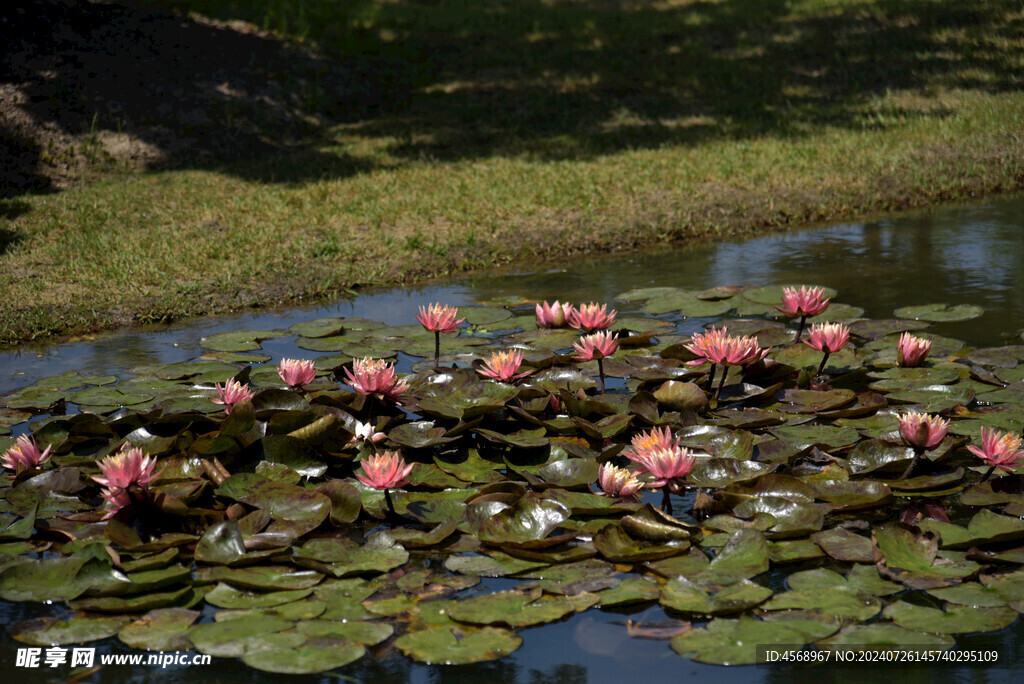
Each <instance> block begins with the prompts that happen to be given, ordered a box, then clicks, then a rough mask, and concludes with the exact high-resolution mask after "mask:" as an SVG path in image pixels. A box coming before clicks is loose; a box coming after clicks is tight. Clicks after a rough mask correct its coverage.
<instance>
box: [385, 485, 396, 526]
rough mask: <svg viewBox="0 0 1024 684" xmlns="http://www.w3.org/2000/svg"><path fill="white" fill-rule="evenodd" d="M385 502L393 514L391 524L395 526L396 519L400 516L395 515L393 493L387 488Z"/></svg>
mask: <svg viewBox="0 0 1024 684" xmlns="http://www.w3.org/2000/svg"><path fill="white" fill-rule="evenodd" d="M384 501H386V502H387V504H388V511H389V512H390V513H391V524H392V525H394V524H395V520H394V519H395V518H397V517H398V514H397V513H395V504H394V502H392V501H391V492H389V491H388V490H387V488H386V487H385V488H384Z"/></svg>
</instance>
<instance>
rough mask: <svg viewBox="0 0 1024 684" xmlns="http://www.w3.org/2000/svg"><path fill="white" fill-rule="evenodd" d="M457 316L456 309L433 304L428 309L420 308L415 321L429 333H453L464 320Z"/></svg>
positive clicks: (457, 310) (457, 311)
mask: <svg viewBox="0 0 1024 684" xmlns="http://www.w3.org/2000/svg"><path fill="white" fill-rule="evenodd" d="M458 315H459V309H458V307H455V306H447V305H442V304H440V303H434V304H431V305H430V306H429V307H424V306H421V307H420V312H419V313H418V314H416V320H418V321H419V322H420V325H422V326H423V327H424V328H426V329H427V330H429V331H430V332H434V333H453V332H455V331H456V330H458V329H459V324H460V323H462V322H463V321H464V320H466V319H465V318H457V316H458Z"/></svg>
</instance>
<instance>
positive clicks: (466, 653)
mask: <svg viewBox="0 0 1024 684" xmlns="http://www.w3.org/2000/svg"><path fill="white" fill-rule="evenodd" d="M522 643H523V640H522V637H520V636H519V635H517V634H516V633H515V632H512V631H509V630H507V629H500V628H496V627H484V628H483V629H474V630H465V631H464V630H461V629H457V628H456V629H452V628H447V627H435V628H432V629H427V630H423V631H420V632H409V633H407V634H403V635H402V636H400V637H399V638H398V639H397V640H396V641H395V647H396V648H397V649H398V650H400V651H401V652H402V653H404V654H405V655H407V656H409V657H410V658H412V659H413V660H415V661H417V662H420V663H426V664H428V665H435V664H436V665H465V664H468V663H479V662H483V661H486V660H496V659H497V658H503V657H505V656H507V655H508V654H509V653H511V652H512V651H514V650H516V649H517V648H519V646H520V645H521V644H522Z"/></svg>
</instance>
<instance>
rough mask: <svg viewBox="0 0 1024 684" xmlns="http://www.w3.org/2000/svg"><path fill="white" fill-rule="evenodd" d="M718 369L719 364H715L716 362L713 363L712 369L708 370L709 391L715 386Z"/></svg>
mask: <svg viewBox="0 0 1024 684" xmlns="http://www.w3.org/2000/svg"><path fill="white" fill-rule="evenodd" d="M717 369H718V365H717V364H714V363H713V364H711V370H709V371H708V389H707V391H708V392H710V391H711V388H712V387H714V386H715V371H716V370H717Z"/></svg>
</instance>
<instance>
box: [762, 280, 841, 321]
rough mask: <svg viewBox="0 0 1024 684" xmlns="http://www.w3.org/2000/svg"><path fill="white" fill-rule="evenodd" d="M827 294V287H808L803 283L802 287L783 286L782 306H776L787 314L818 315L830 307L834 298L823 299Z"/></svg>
mask: <svg viewBox="0 0 1024 684" xmlns="http://www.w3.org/2000/svg"><path fill="white" fill-rule="evenodd" d="M824 296H825V288H822V287H812V288H811V289H807V287H806V286H805V285H801V286H800V289H799V290H798V289H796V288H795V287H784V288H782V306H776V307H775V308H776V309H778V310H779V311H781V312H782V313H784V314H786V315H787V316H793V317H796V316H817V315H818V314H820V313H822V312H824V311H825V309H827V308H828V305H829V303H831V301H832V299H831V298H829V299H822V297H824Z"/></svg>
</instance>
